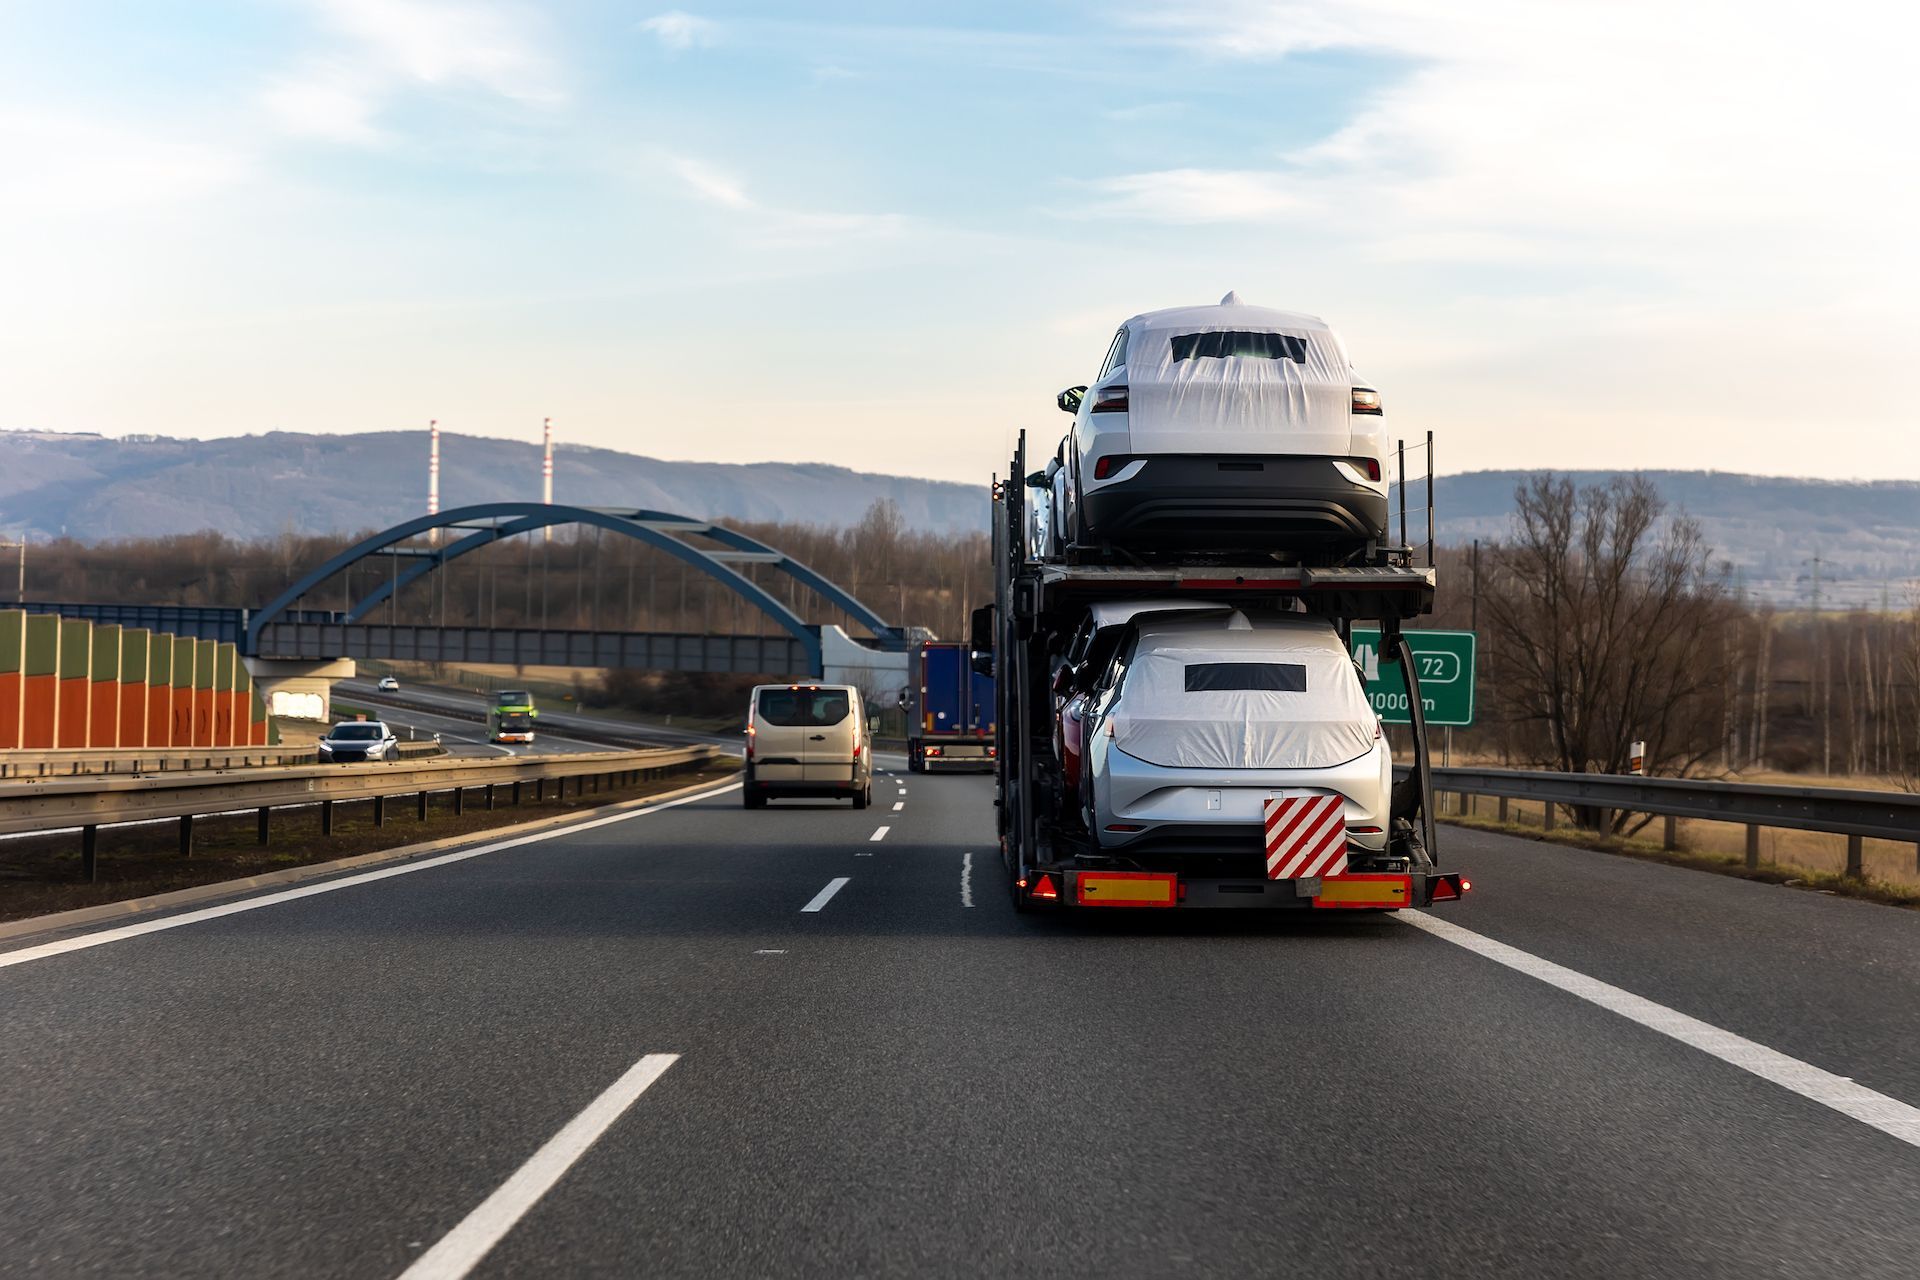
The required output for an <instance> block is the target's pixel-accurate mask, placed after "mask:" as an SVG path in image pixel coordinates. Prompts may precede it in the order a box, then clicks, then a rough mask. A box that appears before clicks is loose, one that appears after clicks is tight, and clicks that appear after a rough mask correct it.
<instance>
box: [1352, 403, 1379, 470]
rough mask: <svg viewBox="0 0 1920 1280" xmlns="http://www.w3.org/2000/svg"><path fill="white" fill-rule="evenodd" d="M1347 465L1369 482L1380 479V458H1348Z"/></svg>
mask: <svg viewBox="0 0 1920 1280" xmlns="http://www.w3.org/2000/svg"><path fill="white" fill-rule="evenodd" d="M1356 412H1358V410H1356ZM1347 463H1348V465H1350V466H1351V467H1353V469H1354V470H1356V471H1358V472H1359V473H1360V474H1361V475H1363V476H1365V477H1366V478H1367V479H1369V480H1378V479H1379V478H1380V459H1378V458H1348V459H1347Z"/></svg>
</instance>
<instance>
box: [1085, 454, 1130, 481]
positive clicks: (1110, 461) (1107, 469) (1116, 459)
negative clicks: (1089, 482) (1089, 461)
mask: <svg viewBox="0 0 1920 1280" xmlns="http://www.w3.org/2000/svg"><path fill="white" fill-rule="evenodd" d="M1132 461H1133V459H1132V458H1131V457H1129V456H1128V455H1127V454H1124V453H1110V454H1108V455H1107V456H1106V457H1104V458H1101V459H1099V460H1098V461H1097V462H1095V463H1094V464H1093V478H1094V479H1095V480H1105V479H1106V478H1107V477H1108V476H1110V475H1112V474H1113V473H1114V472H1116V471H1119V470H1121V469H1122V468H1124V467H1125V466H1126V465H1127V464H1128V463H1129V462H1132Z"/></svg>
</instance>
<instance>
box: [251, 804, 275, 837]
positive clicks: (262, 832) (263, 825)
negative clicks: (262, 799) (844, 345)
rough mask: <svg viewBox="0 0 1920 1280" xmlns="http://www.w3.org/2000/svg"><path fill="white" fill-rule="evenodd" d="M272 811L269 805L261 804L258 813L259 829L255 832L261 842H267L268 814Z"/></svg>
mask: <svg viewBox="0 0 1920 1280" xmlns="http://www.w3.org/2000/svg"><path fill="white" fill-rule="evenodd" d="M272 812H273V810H271V809H269V808H267V806H265V805H261V806H260V813H259V815H258V820H259V830H258V831H257V832H256V833H255V835H256V839H257V841H258V843H260V844H265V843H266V842H267V823H268V818H267V815H268V814H270V813H272Z"/></svg>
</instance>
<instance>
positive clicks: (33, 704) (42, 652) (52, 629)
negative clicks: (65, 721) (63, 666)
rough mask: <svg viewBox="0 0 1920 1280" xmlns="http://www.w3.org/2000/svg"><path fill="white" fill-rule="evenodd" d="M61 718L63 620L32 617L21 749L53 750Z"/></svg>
mask: <svg viewBox="0 0 1920 1280" xmlns="http://www.w3.org/2000/svg"><path fill="white" fill-rule="evenodd" d="M59 714H60V619H58V618H56V617H53V616H51V615H48V614H30V615H28V617H27V625H26V644H25V646H24V647H23V649H22V651H21V660H20V745H21V746H23V747H26V748H28V749H29V750H32V749H40V750H45V749H46V748H48V747H51V746H53V741H54V736H55V734H54V731H55V728H56V727H57V721H58V719H59Z"/></svg>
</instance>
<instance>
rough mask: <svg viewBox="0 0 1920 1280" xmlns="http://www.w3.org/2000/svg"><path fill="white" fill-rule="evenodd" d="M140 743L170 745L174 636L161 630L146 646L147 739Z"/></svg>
mask: <svg viewBox="0 0 1920 1280" xmlns="http://www.w3.org/2000/svg"><path fill="white" fill-rule="evenodd" d="M142 745H144V746H149V747H170V746H172V745H173V637H172V636H171V635H169V634H168V633H166V632H164V631H163V632H160V633H159V634H157V635H155V636H154V637H153V643H152V644H151V645H149V646H148V648H147V740H146V742H145V743H144V744H142Z"/></svg>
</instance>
